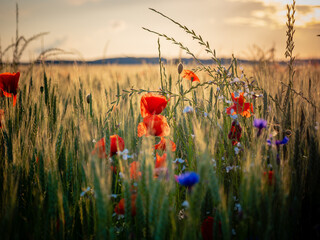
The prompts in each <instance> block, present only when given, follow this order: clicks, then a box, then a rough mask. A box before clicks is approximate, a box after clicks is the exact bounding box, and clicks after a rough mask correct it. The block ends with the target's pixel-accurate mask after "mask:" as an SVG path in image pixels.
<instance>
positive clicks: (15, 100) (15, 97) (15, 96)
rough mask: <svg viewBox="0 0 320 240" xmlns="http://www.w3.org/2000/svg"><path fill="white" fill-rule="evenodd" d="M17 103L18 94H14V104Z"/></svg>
mask: <svg viewBox="0 0 320 240" xmlns="http://www.w3.org/2000/svg"><path fill="white" fill-rule="evenodd" d="M16 103H17V95H14V96H13V106H15V105H16Z"/></svg>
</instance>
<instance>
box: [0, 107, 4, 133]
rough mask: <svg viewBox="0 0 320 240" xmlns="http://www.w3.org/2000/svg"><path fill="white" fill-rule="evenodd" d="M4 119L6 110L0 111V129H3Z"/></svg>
mask: <svg viewBox="0 0 320 240" xmlns="http://www.w3.org/2000/svg"><path fill="white" fill-rule="evenodd" d="M3 118H4V110H3V109H0V128H2V119H3Z"/></svg>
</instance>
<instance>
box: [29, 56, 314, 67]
mask: <svg viewBox="0 0 320 240" xmlns="http://www.w3.org/2000/svg"><path fill="white" fill-rule="evenodd" d="M220 60H221V63H222V64H228V63H230V61H231V59H230V58H221V59H220ZM237 60H238V63H241V64H255V63H258V62H257V61H251V60H244V59H237ZM161 61H162V62H163V63H166V64H167V63H172V64H178V63H179V62H180V60H179V59H165V58H162V59H161ZM200 61H201V62H202V63H203V64H204V65H212V64H214V61H213V60H211V59H200ZM181 62H182V63H183V64H197V62H196V61H195V60H194V59H193V58H182V59H181ZM295 62H296V64H308V63H311V64H320V59H305V60H300V59H298V60H296V61H295ZM45 63H49V64H67V65H68V64H79V65H81V64H87V65H103V64H118V65H139V64H159V58H148V57H122V58H106V59H98V60H93V61H78V60H74V61H72V60H46V61H45ZM277 63H278V64H281V65H282V64H286V63H287V62H285V61H279V62H277ZM23 64H28V63H23ZM36 64H40V61H39V62H36Z"/></svg>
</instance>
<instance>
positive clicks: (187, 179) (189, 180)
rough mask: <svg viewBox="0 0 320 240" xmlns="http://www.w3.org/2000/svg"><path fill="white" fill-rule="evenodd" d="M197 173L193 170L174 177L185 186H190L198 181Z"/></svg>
mask: <svg viewBox="0 0 320 240" xmlns="http://www.w3.org/2000/svg"><path fill="white" fill-rule="evenodd" d="M199 179H200V178H199V175H198V174H197V173H195V172H186V173H183V174H181V175H179V176H177V177H176V181H177V182H178V183H179V184H180V185H182V186H185V187H192V186H193V185H194V184H196V183H197V182H199Z"/></svg>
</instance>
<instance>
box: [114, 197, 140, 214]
mask: <svg viewBox="0 0 320 240" xmlns="http://www.w3.org/2000/svg"><path fill="white" fill-rule="evenodd" d="M136 198H137V195H136V194H132V195H131V215H132V216H135V215H136ZM114 211H115V213H116V214H118V215H124V214H125V201H124V198H122V199H121V200H120V201H119V203H118V204H117V205H116V206H115V208H114Z"/></svg>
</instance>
